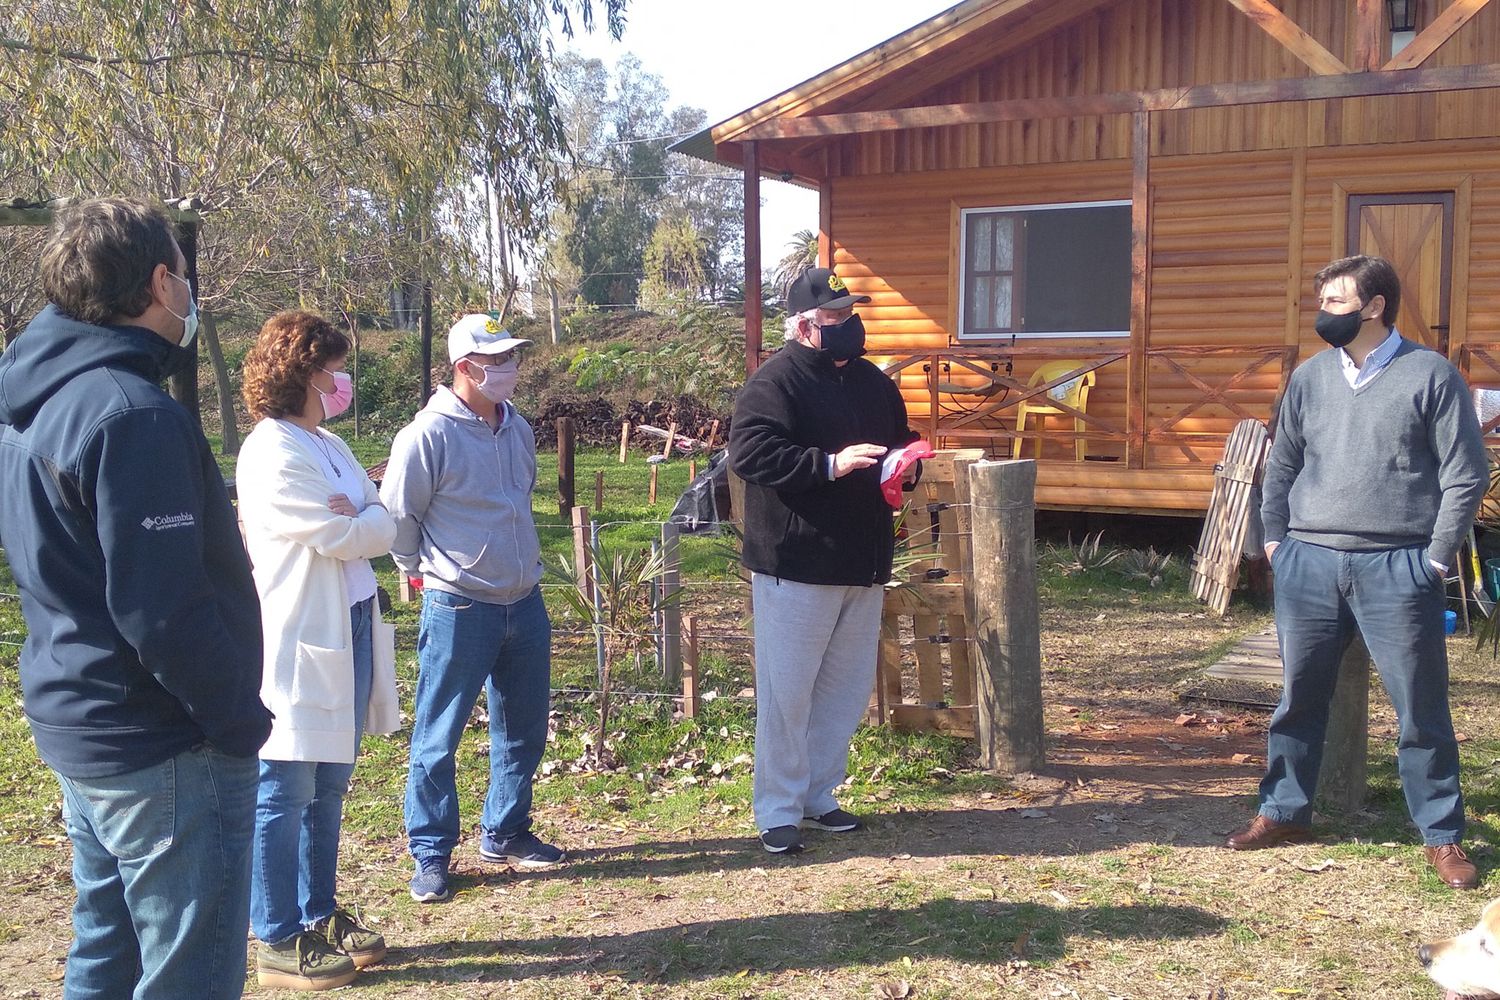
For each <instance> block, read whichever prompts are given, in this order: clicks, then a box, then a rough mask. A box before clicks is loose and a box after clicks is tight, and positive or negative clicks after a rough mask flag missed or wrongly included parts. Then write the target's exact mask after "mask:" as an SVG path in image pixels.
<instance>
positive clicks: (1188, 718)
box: [1176, 712, 1198, 726]
mask: <svg viewBox="0 0 1500 1000" xmlns="http://www.w3.org/2000/svg"><path fill="white" fill-rule="evenodd" d="M1197 721H1198V713H1197V712H1183V713H1182V714H1181V715H1179V716H1178V717H1177V720H1176V725H1179V726H1191V725H1192V724H1193V723H1195V722H1197Z"/></svg>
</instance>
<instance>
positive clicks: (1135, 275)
mask: <svg viewBox="0 0 1500 1000" xmlns="http://www.w3.org/2000/svg"><path fill="white" fill-rule="evenodd" d="M1130 161H1131V180H1130V358H1129V359H1128V360H1127V361H1126V369H1125V371H1126V376H1125V396H1126V399H1127V400H1128V402H1127V403H1126V409H1125V423H1126V431H1125V437H1126V441H1125V464H1126V465H1128V466H1129V467H1130V468H1132V469H1143V468H1145V465H1146V347H1147V331H1146V324H1147V322H1148V313H1147V309H1146V306H1147V303H1149V302H1150V301H1151V290H1150V282H1151V115H1150V113H1149V112H1145V111H1137V112H1136V113H1135V114H1134V115H1132V116H1131V139H1130Z"/></svg>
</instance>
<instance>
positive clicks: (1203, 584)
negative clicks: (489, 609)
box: [1192, 420, 1271, 615]
mask: <svg viewBox="0 0 1500 1000" xmlns="http://www.w3.org/2000/svg"><path fill="white" fill-rule="evenodd" d="M1270 447H1271V439H1270V435H1269V434H1268V433H1267V432H1266V425H1265V424H1263V423H1261V422H1260V421H1259V420H1241V421H1240V422H1239V423H1238V424H1237V425H1235V428H1234V431H1233V432H1231V433H1230V435H1229V440H1228V441H1226V442H1225V444H1224V457H1223V459H1222V460H1221V461H1220V462H1219V464H1218V465H1216V466H1214V492H1213V496H1212V497H1211V498H1210V500H1209V503H1208V514H1207V515H1206V516H1205V517H1204V519H1203V537H1202V538H1201V539H1199V541H1198V551H1197V553H1196V554H1195V555H1194V557H1193V573H1192V577H1193V596H1194V597H1196V598H1198V599H1199V600H1200V601H1206V602H1207V603H1208V606H1209V607H1210V608H1211V609H1212V610H1213V612H1214V613H1215V614H1217V615H1223V614H1224V613H1225V612H1226V611H1228V610H1229V597H1230V595H1231V594H1233V593H1234V585H1235V582H1236V581H1237V580H1238V579H1239V575H1240V556H1241V549H1242V548H1243V547H1244V544H1245V532H1246V530H1247V528H1248V527H1249V524H1250V517H1251V511H1250V497H1251V491H1252V490H1253V489H1254V487H1255V485H1256V484H1257V483H1259V482H1260V476H1261V471H1262V469H1263V468H1264V466H1265V461H1266V455H1267V454H1269V453H1270Z"/></svg>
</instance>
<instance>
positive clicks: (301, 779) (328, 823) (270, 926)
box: [250, 597, 375, 944]
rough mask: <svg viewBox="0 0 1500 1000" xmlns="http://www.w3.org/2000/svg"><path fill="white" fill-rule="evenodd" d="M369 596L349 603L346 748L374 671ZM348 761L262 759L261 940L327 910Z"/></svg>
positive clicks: (253, 897)
mask: <svg viewBox="0 0 1500 1000" xmlns="http://www.w3.org/2000/svg"><path fill="white" fill-rule="evenodd" d="M374 620H375V598H373V597H371V598H369V599H368V600H364V601H360V602H359V603H358V604H355V605H353V606H352V607H350V609H349V623H350V625H351V626H352V635H353V636H354V639H353V642H354V645H353V651H354V669H353V672H352V673H351V674H350V677H349V683H350V684H352V685H354V747H355V753H356V754H357V753H358V752H359V741H360V739H361V737H363V736H364V732H365V715H366V712H367V711H368V709H369V706H370V684H371V678H372V677H373V676H374V672H375V664H374V647H373V645H371V641H372V640H371V632H372V626H373V625H374ZM353 775H354V764H353V762H350V763H348V764H335V763H331V762H329V761H316V760H263V761H261V762H260V792H259V795H258V799H257V802H256V805H255V865H254V869H253V875H252V882H251V892H250V927H251V929H252V930H253V931H255V936H256V937H257V938H259V939H260V940H262V941H264V942H266V943H267V944H276V943H278V942H281V941H285V940H286V939H287V938H289V937H291V936H292V935H293V934H296V933H297V932H298V931H300V930H302V929H303V928H304V927H311V926H312V925H313V924H315V923H317V922H318V921H319V920H322V919H323V918H324V917H326V916H328V915H329V914H331V913H332V912H333V910H334V906H335V905H336V903H335V901H334V888H335V883H336V880H337V876H338V867H339V829H340V826H341V824H342V823H343V818H344V793H345V792H347V791H348V790H349V779H350V778H351V777H352V776H353Z"/></svg>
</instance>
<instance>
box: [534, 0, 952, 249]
mask: <svg viewBox="0 0 1500 1000" xmlns="http://www.w3.org/2000/svg"><path fill="white" fill-rule="evenodd" d="M956 2H957V0H863V2H856V0H631V2H630V5H629V6H628V7H627V8H626V25H625V34H624V35H623V36H622V37H621V39H620V41H618V42H615V41H613V40H611V39H610V37H609V34H608V32H607V31H599V30H596V31H595V32H594V33H593V34H592V35H581V34H580V36H579V37H577V38H575V39H574V40H573V42H571V43H562V42H560V43H559V44H560V45H564V44H565V45H566V47H571V48H573V49H576V50H577V51H578V52H580V53H581V54H583V55H584V56H586V57H589V58H594V59H600V60H602V61H604V62H605V63H606V64H608V65H610V66H613V65H614V63H615V62H616V61H617V60H618V59H619V57H620V56H621V55H622V54H624V53H626V52H633V53H635V55H636V56H637V57H639V58H640V60H641V64H642V66H643V67H644V68H645V69H646V70H647V71H648V72H651V73H655V74H656V75H657V76H659V77H661V79H662V82H663V83H664V84H665V85H666V88H667V92H668V93H669V94H670V95H671V97H670V100H669V102H668V105H669V107H677V106H683V105H687V106H691V107H698V108H702V109H704V110H705V111H706V112H708V121H709V124H715V123H718V122H721V121H723V120H724V119H726V118H730V117H732V116H734V115H736V114H738V113H739V112H741V111H744V110H745V109H746V108H749V107H752V106H754V105H756V104H759V103H760V102H761V101H764V100H766V99H767V98H770V97H774V96H775V95H777V94H779V93H781V92H782V91H783V90H786V89H788V88H789V87H792V86H795V85H796V84H799V83H801V82H802V81H804V80H806V79H808V78H810V77H813V76H816V75H817V74H819V73H821V72H823V71H824V70H826V69H829V68H830V67H832V66H835V65H837V64H839V63H841V62H843V61H844V60H846V59H848V58H850V57H851V56H855V55H858V54H859V53H861V52H863V51H864V50H865V49H868V48H870V47H871V46H874V45H878V44H880V43H881V42H883V41H885V40H886V39H888V38H890V37H892V36H893V35H898V34H900V33H901V32H903V31H905V30H906V29H908V28H911V27H914V26H915V25H917V24H920V23H921V22H923V21H925V20H927V19H928V18H929V17H932V16H933V15H934V14H938V13H940V12H942V11H944V10H947V9H948V8H949V7H952V6H953V5H954V3H956ZM761 193H762V198H763V204H762V208H761V260H762V261H763V262H766V263H772V262H775V261H776V260H777V259H779V258H780V257H781V255H782V254H783V253H784V252H785V249H786V244H787V242H788V240H790V239H791V235H792V234H793V233H795V232H796V231H797V230H799V229H813V230H816V229H817V228H818V194H817V192H816V191H808V190H805V189H803V188H798V187H794V186H793V185H791V184H783V183H781V182H780V181H777V180H773V179H771V178H769V177H765V176H762V179H761Z"/></svg>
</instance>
